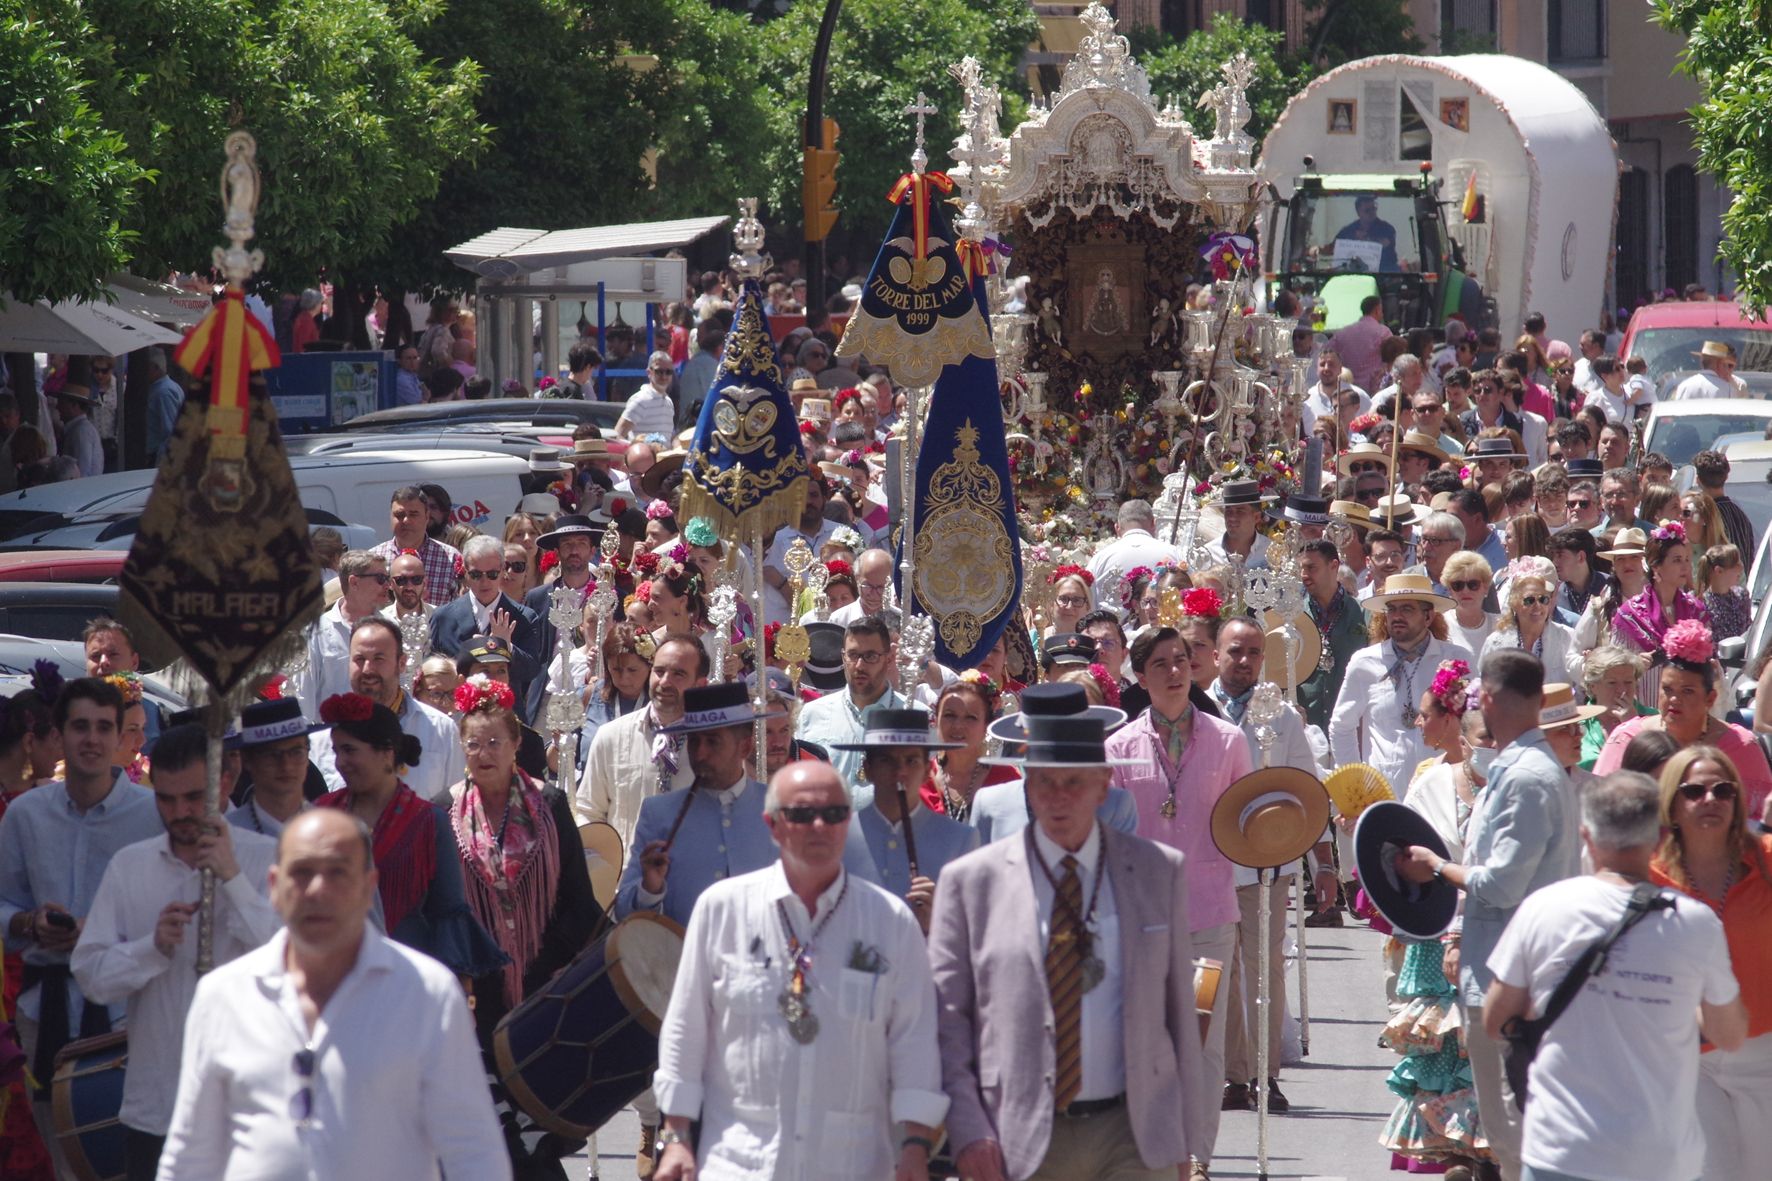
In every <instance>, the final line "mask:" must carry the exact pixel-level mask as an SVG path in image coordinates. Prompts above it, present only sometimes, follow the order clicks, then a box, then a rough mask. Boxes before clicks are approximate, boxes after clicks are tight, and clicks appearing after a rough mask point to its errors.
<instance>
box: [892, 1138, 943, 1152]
mask: <svg viewBox="0 0 1772 1181" xmlns="http://www.w3.org/2000/svg"><path fill="white" fill-rule="evenodd" d="M913 1144H915V1145H916V1146H917V1147H919V1148H921V1149H922V1150H923V1155H924V1156H934V1155H935V1141H933V1140H931V1139H930V1138H929V1137H927V1136H906V1137H905V1138H904V1143H902V1144H900V1145H899V1147H900V1148H909V1147H910V1146H911V1145H913Z"/></svg>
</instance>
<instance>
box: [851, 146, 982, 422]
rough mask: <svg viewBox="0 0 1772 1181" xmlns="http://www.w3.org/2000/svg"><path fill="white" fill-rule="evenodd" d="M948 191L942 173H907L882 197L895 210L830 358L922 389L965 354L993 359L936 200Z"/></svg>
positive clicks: (969, 285)
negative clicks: (858, 363)
mask: <svg viewBox="0 0 1772 1181" xmlns="http://www.w3.org/2000/svg"><path fill="white" fill-rule="evenodd" d="M953 187H954V182H953V181H951V180H949V179H948V178H947V176H946V175H944V174H943V173H940V172H923V173H915V172H910V173H906V174H905V175H904V176H903V177H901V178H900V179H899V182H898V183H897V184H896V185H894V186H893V188H892V191H891V192H890V193H889V194H887V199H888V200H890V201H892V202H893V203H894V204H895V205H897V206H898V212H897V213H895V214H893V217H892V226H891V228H890V229H888V230H887V232H886V240H885V242H884V243H882V244H881V246H880V253H879V255H878V256H877V257H876V258H875V259H874V267H873V270H872V271H870V272H869V273H868V278H867V282H866V283H865V284H863V285H862V289H861V301H860V302H859V303H858V304H857V305H856V307H855V310H854V311H852V312H851V313H850V315H849V324H848V326H847V327H846V328H845V329H844V330H843V339H842V341H841V342H840V343H839V344H838V345H837V356H839V357H856V356H865V357H866V358H867V359H868V360H869V361H870V362H872V363H873V364H876V365H884V366H886V367H887V368H888V369H890V370H891V371H892V380H893V381H896V382H898V383H899V384H900V385H914V386H926V385H929V384H930V383H931V382H933V381H934V380H935V379H936V377H937V376H939V375H940V373H941V371H942V367H943V366H945V365H949V364H952V363H955V362H957V361H959V360H961V359H962V358H965V357H976V358H984V359H990V360H992V361H993V362H994V359H995V357H996V353H995V351H994V350H993V349H992V347H991V335H990V326H989V325H988V324H986V323H985V320H984V317H983V316H981V315H978V314H977V309H978V307H979V306H980V305H979V304H978V302H977V297H976V296H975V294H974V292H973V289H972V282H971V276H970V275H969V274H968V273H967V268H966V267H965V266H963V265H962V263H961V260H960V252H959V251H958V250H957V249H956V245H957V242H956V239H955V235H954V231H953V228H952V226H950V225H949V223H948V215H947V211H946V210H945V209H944V208H943V207H942V205H941V203H940V201H939V200H937V199H936V196H937V194H938V193H947V192H950V191H952V189H953ZM998 417H999V418H1000V417H1001V414H1000V413H999V415H998Z"/></svg>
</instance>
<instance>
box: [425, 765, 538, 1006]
mask: <svg viewBox="0 0 1772 1181" xmlns="http://www.w3.org/2000/svg"><path fill="white" fill-rule="evenodd" d="M449 794H450V802H449V823H450V825H451V827H453V828H454V830H455V840H456V844H457V845H459V846H460V848H461V859H462V864H463V865H465V866H466V867H467V874H466V875H465V876H466V878H467V894H468V905H469V906H471V907H472V908H473V911H474V917H475V918H477V919H479V920H480V925H481V926H483V927H485V928H486V930H487V931H489V932H490V933H491V935H492V938H493V939H494V940H495V941H496V942H497V943H498V945H499V947H501V948H503V949H504V951H505V954H507V955H509V956H510V957H511V962H510V963H509V964H507V965H506V966H505V968H504V978H505V1003H506V1004H507V1005H515V1004H516V1003H517V1002H518V1001H521V1000H522V999H523V972H524V970H525V969H526V968H527V967H528V966H529V964H530V963H531V962H532V961H533V960H534V959H535V957H536V956H537V955H538V954H539V953H540V951H541V941H542V935H543V933H544V932H545V931H546V930H547V925H548V918H549V916H550V915H551V914H552V913H553V909H554V894H555V891H556V890H557V888H558V886H559V882H560V844H559V836H558V834H557V833H555V831H554V817H553V814H552V813H551V812H550V811H549V810H548V805H547V802H546V801H545V800H543V799H542V795H541V791H540V790H539V789H537V788H536V786H535V782H534V781H533V780H532V779H530V778H529V776H528V774H527V773H525V772H524V771H523V769H522V768H517V771H516V780H515V782H513V784H512V785H511V794H510V798H509V799H508V800H507V801H506V803H505V816H504V819H503V821H502V822H501V823H500V824H498V825H492V824H488V823H487V821H486V808H485V805H484V804H483V802H482V801H481V798H480V789H479V788H478V787H477V786H475V785H474V784H473V782H472V781H463V782H462V783H458V784H456V785H455V787H454V789H453V790H452V791H451V792H450V793H449Z"/></svg>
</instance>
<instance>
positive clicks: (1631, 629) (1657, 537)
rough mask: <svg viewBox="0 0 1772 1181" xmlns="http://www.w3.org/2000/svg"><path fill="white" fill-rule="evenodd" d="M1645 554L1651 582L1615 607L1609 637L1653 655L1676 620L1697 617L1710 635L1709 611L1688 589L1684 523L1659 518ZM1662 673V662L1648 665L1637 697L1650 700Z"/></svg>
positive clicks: (1689, 549) (1689, 574) (1689, 565)
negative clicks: (1640, 591)
mask: <svg viewBox="0 0 1772 1181" xmlns="http://www.w3.org/2000/svg"><path fill="white" fill-rule="evenodd" d="M1643 556H1644V557H1645V558H1646V559H1647V560H1648V563H1649V585H1648V586H1646V587H1644V588H1643V591H1642V593H1641V594H1639V595H1637V596H1635V597H1634V598H1630V599H1626V600H1625V601H1624V602H1623V603H1622V604H1620V605H1619V608H1618V611H1617V613H1616V614H1615V615H1613V616H1612V635H1613V638H1614V640H1615V641H1616V642H1617V643H1618V644H1619V645H1621V646H1622V647H1624V648H1626V649H1627V650H1629V651H1631V652H1641V653H1643V654H1644V655H1647V656H1649V657H1651V658H1654V657H1655V654H1656V653H1657V652H1659V651H1660V650H1661V644H1662V640H1663V638H1664V637H1665V636H1666V635H1667V633H1668V630H1669V629H1670V628H1672V627H1673V626H1674V625H1675V624H1677V623H1683V622H1685V621H1687V620H1697V621H1698V622H1700V623H1702V624H1704V626H1705V630H1706V632H1707V633H1708V631H1709V630H1710V609H1709V608H1708V607H1706V606H1705V605H1704V601H1703V600H1702V599H1700V598H1699V597H1698V596H1697V595H1695V594H1693V593H1692V592H1691V591H1690V590H1688V589H1686V588H1687V587H1689V586H1691V585H1692V546H1691V544H1690V543H1689V542H1688V541H1687V539H1686V527H1685V526H1684V525H1682V524H1680V523H1679V522H1678V521H1663V522H1662V523H1661V524H1659V525H1657V526H1656V527H1655V528H1654V529H1652V530H1650V532H1649V538H1648V541H1647V543H1646V544H1645V546H1644V550H1643ZM1660 674H1661V670H1660V666H1659V665H1658V664H1651V665H1650V667H1649V670H1648V671H1647V672H1645V673H1644V674H1643V688H1642V691H1641V692H1640V693H1638V694H1637V696H1639V697H1640V698H1642V699H1643V700H1644V701H1654V700H1655V698H1656V695H1657V686H1658V684H1659V682H1660V679H1661V676H1660Z"/></svg>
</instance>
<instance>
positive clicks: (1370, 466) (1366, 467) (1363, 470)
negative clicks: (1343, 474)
mask: <svg viewBox="0 0 1772 1181" xmlns="http://www.w3.org/2000/svg"><path fill="white" fill-rule="evenodd" d="M1347 470H1348V471H1349V472H1350V473H1352V474H1353V475H1356V476H1363V475H1365V474H1367V473H1368V472H1382V471H1383V470H1384V465H1383V464H1382V463H1350V464H1348V465H1347Z"/></svg>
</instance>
